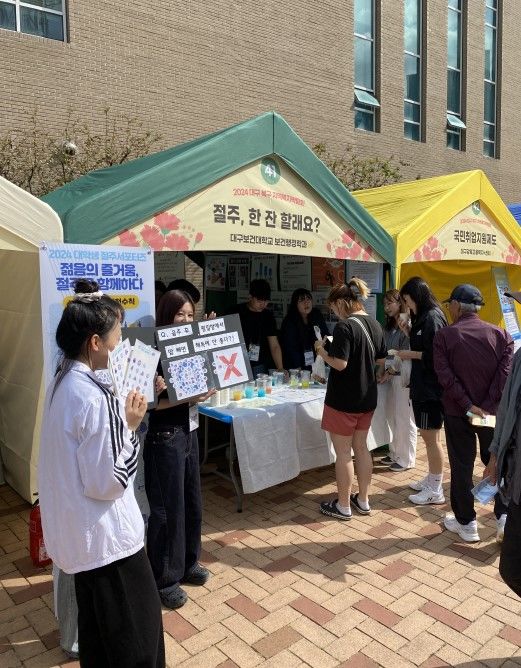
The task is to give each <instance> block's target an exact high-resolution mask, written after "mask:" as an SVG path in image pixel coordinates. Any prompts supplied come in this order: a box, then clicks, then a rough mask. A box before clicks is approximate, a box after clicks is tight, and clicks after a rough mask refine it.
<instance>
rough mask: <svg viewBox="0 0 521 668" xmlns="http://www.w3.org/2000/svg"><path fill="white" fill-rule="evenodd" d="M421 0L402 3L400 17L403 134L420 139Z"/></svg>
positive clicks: (405, 0) (409, 137) (413, 138)
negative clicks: (402, 58)
mask: <svg viewBox="0 0 521 668" xmlns="http://www.w3.org/2000/svg"><path fill="white" fill-rule="evenodd" d="M422 4H423V3H422V0H404V6H403V10H404V12H403V13H404V18H403V51H404V56H403V57H404V61H403V72H404V101H403V119H404V120H403V133H404V136H405V137H406V138H407V139H412V140H414V141H420V140H421V124H422V118H421V116H422V108H421V96H422V76H421V71H422Z"/></svg>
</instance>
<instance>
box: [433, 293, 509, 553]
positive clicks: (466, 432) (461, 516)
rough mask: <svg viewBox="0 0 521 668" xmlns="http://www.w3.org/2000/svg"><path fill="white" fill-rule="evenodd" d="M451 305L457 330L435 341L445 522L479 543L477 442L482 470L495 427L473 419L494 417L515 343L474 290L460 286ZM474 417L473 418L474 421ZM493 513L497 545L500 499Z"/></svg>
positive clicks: (442, 332) (502, 508) (502, 510)
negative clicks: (482, 313)
mask: <svg viewBox="0 0 521 668" xmlns="http://www.w3.org/2000/svg"><path fill="white" fill-rule="evenodd" d="M445 303H446V304H447V305H448V310H449V314H450V317H451V320H452V324H451V325H449V327H445V328H443V329H440V330H439V331H438V332H436V336H435V337H434V347H433V351H434V370H435V371H436V375H437V376H438V381H439V383H440V385H441V386H442V388H443V394H442V402H443V410H444V415H445V420H444V426H445V436H446V440H447V452H448V455H449V464H450V472H451V482H450V502H451V506H452V512H451V513H448V514H447V515H446V516H445V520H444V525H445V528H446V529H447V530H448V531H452V532H454V533H457V534H458V536H459V537H460V538H462V539H463V540H464V541H466V542H469V543H471V542H476V541H479V539H480V538H479V533H478V526H477V522H476V512H475V510H474V497H473V495H472V492H471V490H472V487H473V486H474V484H473V481H472V473H473V470H474V462H475V459H476V437H477V440H478V442H479V453H480V457H481V461H482V462H483V464H485V465H487V464H488V462H489V459H490V453H489V446H490V443H491V441H492V436H493V433H494V430H493V427H488V426H475V425H473V424H472V423H471V421H470V420H471V415H473V416H480V417H484V416H486V415H495V414H496V411H497V407H498V404H499V400H500V399H501V393H502V392H503V388H504V387H505V383H506V379H507V376H508V373H509V371H510V367H511V365H512V356H513V353H514V342H513V340H512V337H511V336H510V334H508V332H506V331H505V330H504V329H501V328H499V327H496V326H495V325H491V324H490V323H488V322H484V321H483V320H481V319H480V318H479V316H478V311H479V310H480V309H481V307H482V306H483V304H484V301H483V297H482V295H481V292H480V291H479V290H478V288H476V287H475V286H474V285H471V284H469V283H464V284H462V285H457V286H456V287H455V288H454V290H453V291H452V293H451V295H450V297H449V298H448V299H446V300H445ZM469 414H471V415H469ZM494 513H495V516H496V521H497V539H498V541H501V540H502V538H503V530H504V526H505V520H506V506H505V504H504V503H503V501H502V499H501V497H500V495H499V494H496V497H495V503H494Z"/></svg>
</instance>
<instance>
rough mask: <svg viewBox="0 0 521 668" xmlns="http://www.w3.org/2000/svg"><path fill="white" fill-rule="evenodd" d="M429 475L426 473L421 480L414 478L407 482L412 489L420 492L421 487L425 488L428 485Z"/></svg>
mask: <svg viewBox="0 0 521 668" xmlns="http://www.w3.org/2000/svg"><path fill="white" fill-rule="evenodd" d="M428 480H429V476H428V475H426V476H425V478H422V479H421V480H415V481H414V482H410V483H409V487H410V488H411V489H414V491H415V492H421V491H422V489H425V488H426V487H428V486H429V482H428Z"/></svg>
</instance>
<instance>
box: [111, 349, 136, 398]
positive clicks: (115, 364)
mask: <svg viewBox="0 0 521 668" xmlns="http://www.w3.org/2000/svg"><path fill="white" fill-rule="evenodd" d="M131 350H132V346H131V344H130V341H129V340H128V339H124V340H123V341H121V342H120V343H118V345H117V346H116V347H115V348H114V350H113V351H112V352H110V353H109V372H110V375H111V377H112V385H113V387H114V392H115V394H116V395H117V396H118V397H122V396H123V383H124V382H125V373H126V371H127V365H128V360H129V358H130V352H131ZM125 396H126V395H125Z"/></svg>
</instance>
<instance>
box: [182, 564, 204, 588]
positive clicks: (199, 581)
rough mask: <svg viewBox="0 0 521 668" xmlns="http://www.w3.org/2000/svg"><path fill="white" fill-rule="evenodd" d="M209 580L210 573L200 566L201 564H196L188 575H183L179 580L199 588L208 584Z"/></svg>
mask: <svg viewBox="0 0 521 668" xmlns="http://www.w3.org/2000/svg"><path fill="white" fill-rule="evenodd" d="M209 579H210V571H209V570H208V569H207V568H205V567H204V566H201V564H196V565H195V566H194V567H193V568H192V570H191V571H190V573H188V575H185V577H184V578H183V579H182V580H181V582H184V583H186V584H191V585H197V586H200V585H204V584H205V583H206V582H208V580H209Z"/></svg>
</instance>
